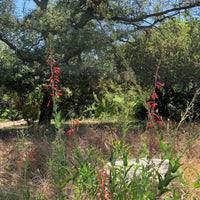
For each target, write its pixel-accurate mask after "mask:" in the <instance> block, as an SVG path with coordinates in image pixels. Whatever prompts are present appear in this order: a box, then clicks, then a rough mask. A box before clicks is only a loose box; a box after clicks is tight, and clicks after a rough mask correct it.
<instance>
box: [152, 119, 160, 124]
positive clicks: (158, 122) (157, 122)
mask: <svg viewBox="0 0 200 200" xmlns="http://www.w3.org/2000/svg"><path fill="white" fill-rule="evenodd" d="M153 121H154V123H156V124H162V121H156V120H155V119H153Z"/></svg>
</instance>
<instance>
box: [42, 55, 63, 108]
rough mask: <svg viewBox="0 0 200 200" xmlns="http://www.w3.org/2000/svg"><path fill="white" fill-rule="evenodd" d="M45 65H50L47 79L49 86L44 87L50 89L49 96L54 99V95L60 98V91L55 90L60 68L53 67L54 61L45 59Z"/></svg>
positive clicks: (58, 81)
mask: <svg viewBox="0 0 200 200" xmlns="http://www.w3.org/2000/svg"><path fill="white" fill-rule="evenodd" d="M46 62H47V65H50V68H51V76H50V78H49V82H50V84H49V85H45V88H48V87H51V96H52V97H54V96H56V95H59V96H61V95H62V90H57V87H58V83H60V80H59V79H58V75H59V74H60V67H55V64H56V61H55V60H54V59H47V60H46ZM50 103H51V100H49V102H48V104H47V107H48V106H49V105H50Z"/></svg>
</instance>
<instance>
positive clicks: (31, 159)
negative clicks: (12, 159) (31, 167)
mask: <svg viewBox="0 0 200 200" xmlns="http://www.w3.org/2000/svg"><path fill="white" fill-rule="evenodd" d="M34 154H35V153H33V152H29V158H28V159H29V161H30V162H31V161H35V159H34V158H31V157H32V156H33V155H34ZM19 157H20V159H21V160H20V161H19V164H18V166H20V165H22V164H23V162H24V161H26V159H27V158H26V154H25V153H22V154H21V155H20V156H19Z"/></svg>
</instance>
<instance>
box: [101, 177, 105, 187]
mask: <svg viewBox="0 0 200 200" xmlns="http://www.w3.org/2000/svg"><path fill="white" fill-rule="evenodd" d="M105 182H106V175H104V177H103V181H102V184H101V187H103V186H104V184H105Z"/></svg>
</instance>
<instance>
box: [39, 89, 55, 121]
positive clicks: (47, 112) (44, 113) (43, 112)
mask: <svg viewBox="0 0 200 200" xmlns="http://www.w3.org/2000/svg"><path fill="white" fill-rule="evenodd" d="M49 101H50V104H49ZM48 104H49V106H47V105H48ZM52 113H53V101H52V97H51V95H50V94H47V93H46V94H44V97H43V101H42V105H41V108H40V119H39V124H42V123H43V124H50V122H51V117H52Z"/></svg>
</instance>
